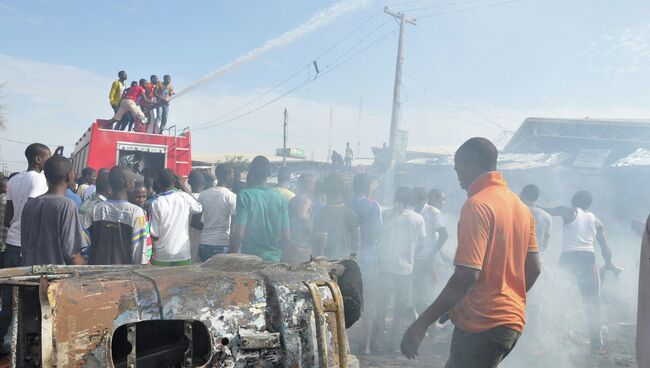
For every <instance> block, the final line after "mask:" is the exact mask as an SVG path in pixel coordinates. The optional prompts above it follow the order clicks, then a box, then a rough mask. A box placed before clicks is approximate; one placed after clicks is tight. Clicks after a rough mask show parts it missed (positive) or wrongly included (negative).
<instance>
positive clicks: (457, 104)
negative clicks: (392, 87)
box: [404, 73, 510, 131]
mask: <svg viewBox="0 0 650 368" xmlns="http://www.w3.org/2000/svg"><path fill="white" fill-rule="evenodd" d="M404 74H405V75H406V76H407V77H408V78H411V79H412V80H414V81H416V82H418V83H420V84H421V85H422V86H424V87H425V88H426V89H428V90H431V92H433V93H436V94H437V95H439V96H441V97H443V98H444V99H446V100H448V101H447V104H449V105H451V106H454V107H456V108H457V109H460V110H466V111H469V112H471V113H473V114H474V115H476V116H478V117H480V118H482V119H484V120H485V121H487V122H488V123H490V124H492V125H494V126H496V127H498V128H500V129H503V130H505V131H510V129H508V128H506V127H505V126H503V125H501V124H499V123H497V122H495V121H494V120H492V119H490V118H489V117H487V116H485V115H484V114H482V113H480V112H478V111H476V110H475V109H472V108H470V107H467V106H464V105H462V104H460V103H459V102H457V101H454V100H452V99H451V98H449V97H447V96H445V95H443V94H442V93H440V92H436V91H435V90H434V89H433V88H431V87H430V86H429V85H428V84H426V83H424V82H422V81H421V80H419V79H418V78H415V77H414V76H412V75H410V74H408V73H404Z"/></svg>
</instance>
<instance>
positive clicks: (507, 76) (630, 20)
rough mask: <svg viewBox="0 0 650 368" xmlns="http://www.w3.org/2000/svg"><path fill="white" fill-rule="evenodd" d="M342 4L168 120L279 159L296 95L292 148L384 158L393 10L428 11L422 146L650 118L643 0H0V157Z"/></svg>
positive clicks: (405, 96)
mask: <svg viewBox="0 0 650 368" xmlns="http://www.w3.org/2000/svg"><path fill="white" fill-rule="evenodd" d="M343 5H344V7H345V11H343V12H339V13H337V14H336V17H334V19H328V22H324V23H326V24H323V25H321V27H319V28H317V29H311V30H310V32H306V33H304V34H302V35H301V36H300V37H294V38H292V39H291V40H290V41H291V42H287V43H286V44H283V45H280V46H278V47H275V48H272V49H270V50H268V51H267V52H265V53H261V54H260V55H258V56H257V57H254V58H250V60H247V62H245V63H242V65H240V66H238V67H237V68H233V69H231V70H229V71H228V72H227V73H225V74H223V75H221V76H220V77H218V78H215V79H213V80H211V81H209V82H208V83H204V84H201V85H200V86H197V87H196V88H194V89H193V90H192V91H190V92H188V93H187V94H184V95H182V96H180V97H179V98H177V99H175V100H174V101H172V105H171V111H170V124H175V125H177V126H178V127H180V128H183V127H190V129H192V131H193V152H194V153H195V154H197V155H199V154H211V153H214V154H217V153H229V152H254V153H263V154H264V153H266V154H271V153H272V152H274V151H275V148H277V147H280V146H281V145H282V130H281V128H282V116H283V114H282V112H283V110H284V109H285V108H286V109H287V110H288V113H289V146H290V147H298V148H303V149H305V152H306V153H307V156H308V157H310V158H312V157H313V158H314V159H316V160H324V159H325V158H326V155H327V152H328V147H329V145H330V142H331V144H332V146H333V148H334V149H338V150H340V151H342V150H343V148H344V145H345V143H346V142H350V143H351V144H352V147H353V149H354V150H355V151H357V152H356V155H357V156H360V157H370V155H371V153H370V147H372V146H381V144H382V143H383V142H386V141H388V133H389V127H390V115H391V107H392V105H391V104H392V93H393V85H394V80H395V61H396V51H397V42H398V32H397V30H398V28H399V27H398V25H397V23H396V21H395V20H394V19H393V18H392V17H390V16H389V15H387V14H385V13H384V12H383V8H384V6H388V7H389V8H390V9H392V10H394V11H402V12H404V13H405V14H406V15H407V16H409V17H412V18H415V19H416V22H417V25H408V26H406V32H405V37H404V65H403V72H404V74H403V79H402V84H401V86H402V96H401V102H402V114H401V119H400V128H401V129H405V130H408V131H409V146H413V147H416V146H417V147H441V146H444V147H454V146H457V145H458V144H460V143H462V141H463V140H465V139H467V138H470V137H472V136H485V137H488V138H491V139H494V140H497V141H500V142H501V141H503V140H504V139H507V137H508V136H509V134H510V133H509V132H512V131H514V130H516V129H517V127H518V126H519V125H520V124H521V122H522V121H523V119H525V118H526V117H528V116H543V117H565V118H584V117H590V118H618V119H625V118H633V119H644V118H650V106H649V103H650V89H649V88H647V87H648V86H649V85H650V73H649V72H650V22H648V19H650V2H648V1H645V0H620V1H609V0H571V1H565V0H510V1H507V0H393V1H391V0H385V1H377V0H375V1H373V0H344V3H343V4H341V3H340V2H337V1H295V0H294V1H288V0H283V1H280V0H278V1H274V0H250V1H193V2H180V1H166V0H158V1H145V0H129V1H110V2H91V1H83V0H59V1H56V2H53V1H46V0H0V83H1V84H2V87H0V105H2V106H3V110H2V111H3V114H4V115H5V117H6V119H7V125H6V127H5V128H4V130H0V162H7V163H8V165H9V169H10V170H19V169H24V166H25V163H24V161H25V160H24V156H23V151H24V148H25V143H19V142H42V143H45V144H48V145H52V146H55V145H68V146H67V147H66V150H67V153H71V152H70V150H71V149H72V146H71V145H73V144H74V142H75V141H76V140H77V139H78V138H79V137H80V136H81V135H82V134H83V132H84V131H85V130H86V129H87V128H88V127H89V126H90V124H91V123H92V122H93V121H94V120H95V119H97V118H110V117H111V115H112V110H111V108H110V106H109V103H108V91H109V89H110V84H111V82H112V81H113V80H115V79H116V75H117V72H118V71H119V70H126V71H127V73H128V75H129V80H134V79H139V78H142V77H144V78H148V76H149V75H151V74H158V75H163V74H170V75H171V76H172V79H173V84H174V86H175V88H176V90H182V89H184V88H185V87H187V86H189V85H191V84H192V83H193V82H195V81H197V80H199V79H200V78H201V77H203V76H204V75H206V74H208V73H210V72H212V71H214V70H216V69H218V68H220V67H222V66H224V65H227V64H228V63H230V62H232V61H233V60H237V59H238V58H240V57H242V55H246V54H247V53H249V52H250V51H251V50H254V49H256V48H258V47H261V46H263V45H264V44H265V43H266V42H267V41H269V40H272V39H274V38H276V37H278V36H281V35H283V34H285V33H286V32H290V31H291V30H293V29H295V28H296V27H299V26H300V25H301V24H304V23H305V22H307V21H308V20H309V19H312V17H314V16H315V15H317V14H319V12H321V11H326V10H327V9H329V8H331V7H332V6H343ZM314 60H316V61H317V65H318V67H319V70H320V73H319V74H318V75H317V74H316V72H315V68H314V67H313V64H311V63H312V62H313V61H314ZM310 64H311V65H310ZM292 75H293V77H292V78H289V77H290V76H292ZM283 81H285V83H283V84H281V85H280V86H279V87H278V88H274V89H273V87H274V86H277V85H278V84H280V83H281V82H283ZM260 95H263V96H262V97H261V98H256V97H258V96H260ZM273 100H275V102H271V101H273ZM269 102H271V103H269ZM267 103H268V105H267V106H264V107H262V105H265V104H267ZM233 110H236V111H235V112H233ZM253 110H256V111H253ZM330 111H332V117H333V119H332V121H333V123H332V127H331V128H330V123H329V122H330ZM240 115H244V116H241V117H240ZM207 122H211V123H210V124H206V123H207ZM330 137H331V139H330Z"/></svg>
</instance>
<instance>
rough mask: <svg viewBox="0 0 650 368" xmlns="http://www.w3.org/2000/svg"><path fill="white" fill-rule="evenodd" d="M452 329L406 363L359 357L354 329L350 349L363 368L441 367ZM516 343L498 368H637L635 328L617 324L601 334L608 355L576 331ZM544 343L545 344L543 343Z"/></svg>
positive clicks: (380, 355)
mask: <svg viewBox="0 0 650 368" xmlns="http://www.w3.org/2000/svg"><path fill="white" fill-rule="evenodd" d="M451 331H452V326H446V327H445V328H444V329H442V330H435V333H433V334H431V333H430V335H429V336H428V337H427V339H426V340H425V341H424V343H423V345H422V347H421V348H420V356H419V358H418V359H417V360H411V361H409V360H407V359H406V358H404V357H403V356H402V355H401V354H400V353H399V352H397V351H395V352H394V353H388V352H377V353H373V354H372V355H362V354H358V352H359V349H358V348H359V344H358V343H359V338H360V331H359V328H358V326H354V327H353V328H352V330H351V331H350V340H351V348H352V349H353V351H354V352H356V353H357V356H358V357H359V359H360V361H361V366H362V367H364V368H397V367H403V368H424V367H427V368H443V367H444V364H445V361H446V358H447V354H448V353H447V352H448V349H449V341H450V338H451ZM527 333H528V334H527V335H526V334H524V335H523V336H522V338H521V339H520V340H519V342H518V344H517V346H516V348H515V350H514V351H513V353H512V354H511V355H510V356H509V357H508V358H507V359H506V360H505V361H504V362H503V363H502V364H501V365H500V368H521V367H526V368H549V367H552V368H621V367H632V368H637V364H636V361H635V358H634V337H635V327H634V325H633V324H629V323H626V322H620V321H618V322H617V321H607V323H606V328H605V331H604V335H605V337H606V339H607V346H608V349H607V354H605V355H594V354H592V353H590V351H589V343H588V339H587V337H586V335H584V333H583V332H581V331H580V330H579V329H569V330H568V333H566V334H565V333H564V332H561V331H558V330H557V329H549V330H548V331H542V333H541V335H534V334H533V332H531V331H527ZM542 341H545V342H546V343H542Z"/></svg>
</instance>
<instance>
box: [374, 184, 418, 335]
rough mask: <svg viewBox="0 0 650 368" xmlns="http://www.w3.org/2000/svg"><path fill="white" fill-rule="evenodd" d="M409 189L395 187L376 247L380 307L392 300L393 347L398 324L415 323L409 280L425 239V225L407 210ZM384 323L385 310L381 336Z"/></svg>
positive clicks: (381, 321)
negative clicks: (393, 198) (391, 203)
mask: <svg viewBox="0 0 650 368" xmlns="http://www.w3.org/2000/svg"><path fill="white" fill-rule="evenodd" d="M410 204H411V190H410V189H409V188H406V187H401V188H398V189H397V191H396V192H395V206H394V207H393V208H392V209H390V210H386V211H384V213H383V214H382V219H383V228H382V232H381V236H380V240H379V246H378V252H377V254H378V266H379V270H380V271H379V279H380V280H382V282H383V287H382V292H381V294H382V297H381V299H380V303H379V305H380V306H387V305H389V303H390V300H391V297H394V299H395V309H394V314H393V323H392V328H391V330H392V331H391V333H389V334H388V336H392V339H391V340H392V341H389V342H388V343H389V344H396V343H397V340H396V339H398V338H399V336H400V335H401V333H402V332H403V331H402V330H401V328H402V326H401V325H402V322H403V321H404V320H406V321H408V322H409V323H411V322H413V320H415V317H416V315H415V311H414V310H413V308H412V303H411V278H412V275H411V274H412V273H413V266H414V263H415V250H416V248H417V247H420V246H421V245H422V243H423V242H424V241H425V239H426V235H427V234H426V225H425V223H424V218H423V217H422V215H420V214H419V213H416V212H415V211H413V210H411V209H410V208H409V206H410ZM385 320H386V309H383V310H382V311H380V312H379V316H378V322H379V326H380V328H381V329H382V331H376V333H378V334H380V335H381V334H383V332H384V331H383V328H384V324H385Z"/></svg>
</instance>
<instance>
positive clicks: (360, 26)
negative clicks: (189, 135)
mask: <svg viewBox="0 0 650 368" xmlns="http://www.w3.org/2000/svg"><path fill="white" fill-rule="evenodd" d="M380 13H381V11H376V12H374V13H373V14H372V15H371V16H370V17H368V18H366V19H365V20H364V21H363V22H361V23H360V24H359V25H358V26H357V27H355V28H354V29H352V30H351V31H350V32H348V33H347V34H346V35H345V36H343V37H342V38H340V39H339V40H338V41H337V42H335V43H334V44H333V45H332V46H330V47H329V48H328V49H326V50H325V51H323V52H322V53H321V54H320V55H318V56H317V57H316V58H315V59H314V60H313V61H311V62H309V63H308V64H307V65H305V66H304V67H302V68H301V69H299V70H298V71H296V72H295V73H293V74H291V75H290V76H289V77H287V78H285V79H283V80H282V81H281V82H279V83H277V84H276V85H274V86H273V87H271V88H269V89H267V90H266V91H264V92H263V93H261V94H259V95H257V96H256V97H254V98H253V99H251V100H249V101H248V102H246V103H244V104H242V105H240V106H238V107H236V108H234V109H232V110H230V111H228V112H226V113H224V114H222V115H220V116H218V117H215V118H212V119H210V120H208V121H205V122H203V123H200V124H197V125H196V126H195V127H194V128H193V129H197V128H202V127H203V126H206V125H209V124H210V123H213V122H215V121H218V120H221V119H223V118H225V117H228V116H230V115H232V114H234V113H235V112H238V111H241V110H242V109H244V108H245V107H247V106H250V105H252V104H253V103H255V102H256V101H258V100H259V99H261V98H263V97H264V96H266V95H268V94H269V93H271V92H273V91H275V90H276V89H278V88H280V87H281V86H283V85H284V84H286V83H287V82H288V81H290V80H292V79H293V78H294V77H296V76H297V75H298V74H300V73H302V72H303V71H305V70H306V69H309V68H311V67H312V65H315V62H317V61H318V60H320V59H321V58H323V57H324V56H325V55H327V54H329V53H330V52H331V51H332V50H334V49H335V48H336V47H337V46H339V45H340V44H342V43H343V42H345V41H346V40H347V39H348V38H350V37H351V36H352V35H354V34H355V33H357V32H358V31H359V30H360V29H361V28H362V27H363V26H365V25H366V24H368V23H369V22H370V21H371V20H373V19H374V18H376V17H377V16H378V15H379V14H380ZM384 24H386V22H383V23H382V24H381V25H380V26H379V27H377V29H376V30H375V31H378V30H379V29H380V28H381V27H383V25H384ZM371 35H372V32H371V34H369V35H367V36H366V37H364V40H365V39H367V38H368V37H370V36H371ZM349 51H350V50H348V51H346V52H345V53H343V54H341V55H339V57H338V58H341V57H343V56H344V55H345V54H346V53H347V52H349ZM338 58H337V59H338Z"/></svg>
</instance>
